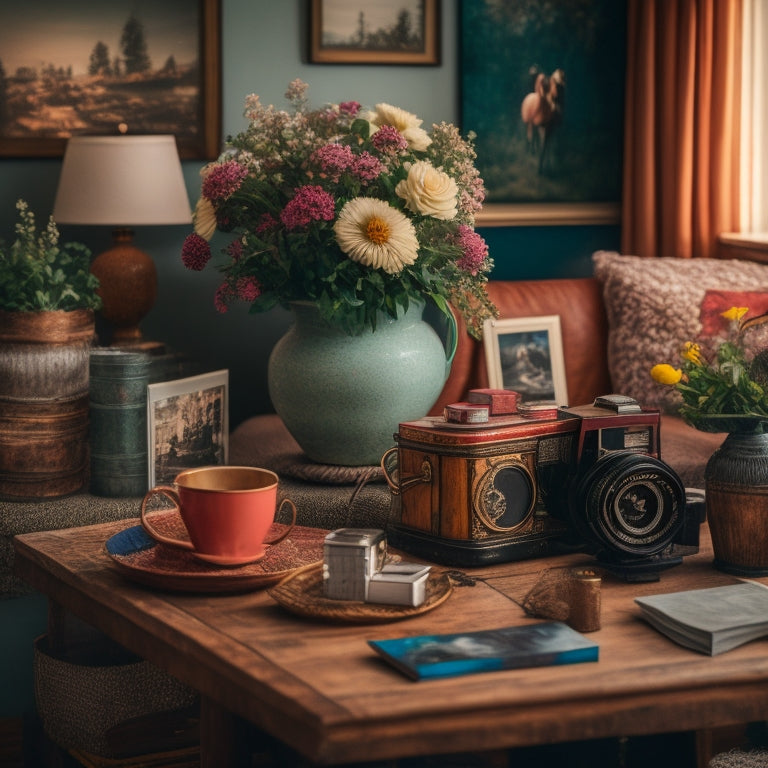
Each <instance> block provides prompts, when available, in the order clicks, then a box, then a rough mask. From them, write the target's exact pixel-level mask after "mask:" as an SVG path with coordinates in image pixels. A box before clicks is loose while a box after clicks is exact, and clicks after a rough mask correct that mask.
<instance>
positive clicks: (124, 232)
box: [91, 229, 157, 344]
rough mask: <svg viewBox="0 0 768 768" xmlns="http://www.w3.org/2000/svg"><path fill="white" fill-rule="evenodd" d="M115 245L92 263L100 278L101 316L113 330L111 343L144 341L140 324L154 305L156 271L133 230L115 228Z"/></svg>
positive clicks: (94, 271)
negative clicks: (136, 239) (135, 242)
mask: <svg viewBox="0 0 768 768" xmlns="http://www.w3.org/2000/svg"><path fill="white" fill-rule="evenodd" d="M113 239H114V244H113V246H112V247H111V248H110V249H108V250H106V251H104V252H103V253H101V254H100V255H99V256H97V257H96V259H94V261H93V263H92V264H91V272H92V273H93V274H94V275H96V277H98V278H99V283H100V287H99V291H98V293H99V295H100V296H101V300H102V303H103V306H102V308H101V310H100V314H101V317H102V318H103V319H104V320H106V321H107V322H108V323H109V324H110V326H111V329H112V343H113V344H122V343H127V342H136V341H139V340H140V339H141V330H140V329H139V323H140V322H141V320H142V319H143V318H144V317H145V316H146V315H147V313H148V312H149V311H150V310H151V309H152V307H153V306H154V304H155V299H156V298H157V270H156V268H155V263H154V262H153V261H152V258H151V257H150V256H149V255H148V254H146V253H144V251H142V250H141V249H139V248H137V247H136V246H135V245H134V244H133V231H132V230H130V229H116V230H115V231H114V233H113Z"/></svg>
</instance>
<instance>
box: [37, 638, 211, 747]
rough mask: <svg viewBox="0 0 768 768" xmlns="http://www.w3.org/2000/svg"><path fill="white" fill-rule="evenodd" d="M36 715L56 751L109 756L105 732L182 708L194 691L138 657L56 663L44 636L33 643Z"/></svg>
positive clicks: (60, 659)
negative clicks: (146, 716) (116, 660)
mask: <svg viewBox="0 0 768 768" xmlns="http://www.w3.org/2000/svg"><path fill="white" fill-rule="evenodd" d="M34 681H35V701H36V703H37V712H38V715H39V716H40V719H41V721H42V723H43V728H44V730H45V733H46V734H47V735H48V736H49V737H50V738H51V739H52V740H53V741H54V742H55V743H56V744H58V745H59V746H60V747H62V748H64V749H76V750H83V751H85V752H90V753H92V754H95V755H102V756H110V747H109V743H108V741H107V738H106V734H107V732H108V731H109V730H110V729H111V728H112V727H113V726H115V725H117V724H118V723H122V722H124V721H126V720H130V719H131V718H134V717H140V716H145V715H150V714H153V713H158V712H167V711H171V710H176V709H183V708H185V707H189V706H191V705H192V704H194V703H195V701H196V699H197V694H196V692H195V691H194V690H193V689H191V688H189V687H187V686H186V685H183V684H182V683H180V682H179V681H178V680H176V679H175V678H174V677H171V676H170V675H168V674H167V673H165V672H163V671H162V670H160V669H158V668H157V667H156V666H154V665H153V664H150V663H149V662H147V661H143V660H141V659H138V658H137V657H127V658H125V659H121V660H119V661H118V662H117V663H104V660H103V659H96V660H94V663H93V664H91V663H82V662H81V660H78V661H77V662H75V661H72V660H69V659H62V658H57V657H54V656H53V655H51V653H50V651H49V648H48V637H47V635H43V636H41V637H39V638H37V640H35V646H34Z"/></svg>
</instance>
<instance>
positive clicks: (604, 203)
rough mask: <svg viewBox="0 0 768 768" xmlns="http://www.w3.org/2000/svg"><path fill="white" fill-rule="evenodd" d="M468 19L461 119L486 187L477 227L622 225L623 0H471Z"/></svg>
mask: <svg viewBox="0 0 768 768" xmlns="http://www.w3.org/2000/svg"><path fill="white" fill-rule="evenodd" d="M460 15H461V18H460V20H459V29H460V35H461V50H460V52H461V123H462V128H463V130H464V131H474V132H475V133H476V134H477V140H476V149H477V156H478V157H477V163H478V167H479V169H480V172H481V175H482V177H483V179H484V181H485V184H486V188H487V191H488V197H487V200H486V202H487V203H488V204H489V205H486V208H485V209H484V211H483V212H482V213H481V214H480V216H479V217H478V224H480V225H482V224H486V225H488V224H494V223H516V222H515V221H514V219H515V218H516V214H518V215H519V216H520V217H521V221H520V223H526V224H529V223H538V222H537V221H536V215H535V214H536V212H537V211H538V212H539V213H542V212H543V221H546V220H549V223H614V221H618V213H619V206H618V201H619V199H620V195H621V170H622V143H623V133H624V74H625V68H626V6H625V3H623V2H617V0H561V1H560V2H557V3H552V2H547V1H546V0H509V1H508V2H504V3H497V2H490V0H473V1H472V2H466V1H465V2H462V3H461V4H460ZM558 211H559V214H558ZM500 212H501V213H500ZM532 214H533V220H532ZM497 218H498V219H500V220H499V221H495V220H494V219H497ZM555 219H558V220H555Z"/></svg>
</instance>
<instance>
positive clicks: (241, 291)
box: [236, 277, 261, 301]
mask: <svg viewBox="0 0 768 768" xmlns="http://www.w3.org/2000/svg"><path fill="white" fill-rule="evenodd" d="M236 288H237V298H238V299H242V300H243V301H256V299H257V298H258V297H259V296H260V295H261V285H260V284H259V281H258V280H257V279H256V278H255V277H240V278H238V280H237V285H236Z"/></svg>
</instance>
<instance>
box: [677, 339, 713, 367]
mask: <svg viewBox="0 0 768 768" xmlns="http://www.w3.org/2000/svg"><path fill="white" fill-rule="evenodd" d="M680 354H681V355H682V356H683V358H684V359H685V360H688V361H689V362H691V363H693V364H694V365H706V363H707V361H706V360H705V359H704V357H703V356H702V354H701V347H700V346H699V345H698V344H696V342H693V341H686V342H685V346H684V347H683V349H682V351H681V352H680Z"/></svg>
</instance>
